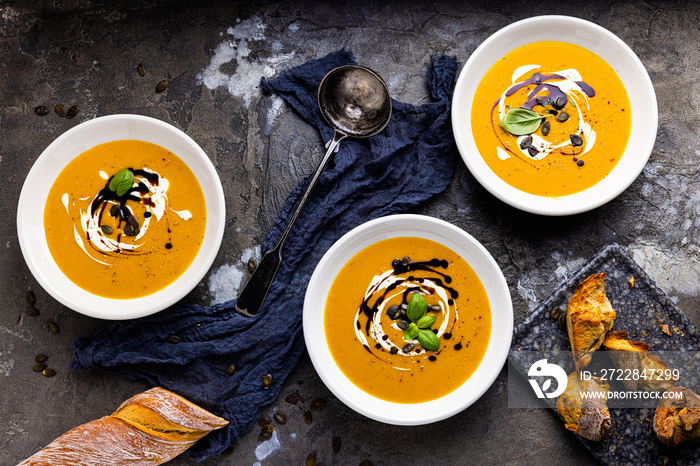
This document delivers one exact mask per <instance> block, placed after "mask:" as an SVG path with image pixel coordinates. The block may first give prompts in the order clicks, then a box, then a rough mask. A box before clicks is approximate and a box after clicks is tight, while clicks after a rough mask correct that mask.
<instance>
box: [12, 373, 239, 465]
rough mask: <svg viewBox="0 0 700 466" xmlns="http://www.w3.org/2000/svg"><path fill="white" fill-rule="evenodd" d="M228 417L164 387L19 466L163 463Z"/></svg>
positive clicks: (64, 437) (76, 431)
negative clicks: (205, 408)
mask: <svg viewBox="0 0 700 466" xmlns="http://www.w3.org/2000/svg"><path fill="white" fill-rule="evenodd" d="M227 424H228V421H226V420H225V419H222V418H220V417H218V416H215V415H213V414H211V413H210V412H208V411H206V410H204V409H202V408H200V407H199V406H197V405H195V404H194V403H191V402H189V401H188V400H186V399H185V398H182V397H181V396H178V395H176V394H175V393H173V392H170V391H168V390H164V389H162V388H160V387H156V388H152V389H150V390H147V391H145V392H143V393H140V394H138V395H136V396H134V397H132V398H130V399H128V400H127V401H125V402H124V403H122V405H121V406H120V407H119V409H117V410H116V411H115V412H114V413H113V414H112V415H110V416H105V417H103V418H101V419H97V420H95V421H91V422H88V423H87V424H83V425H80V426H78V427H76V428H74V429H71V430H69V431H68V432H66V433H65V434H63V435H61V436H60V437H58V438H57V439H56V440H54V441H53V442H51V443H50V444H49V445H48V446H46V447H45V448H43V449H42V450H40V451H39V452H37V453H36V454H34V455H33V456H31V457H29V458H27V459H26V460H24V461H23V462H22V463H20V464H19V465H18V466H66V465H71V466H104V465H110V466H122V465H133V466H136V465H148V466H150V465H158V464H162V463H165V462H166V461H170V460H171V459H173V458H174V457H176V456H177V455H179V454H180V453H182V452H184V451H185V450H187V449H188V448H189V447H191V446H192V445H193V444H194V443H195V442H196V441H197V440H199V439H200V438H202V437H204V436H205V435H206V434H208V433H209V432H210V431H212V430H215V429H220V428H222V427H224V426H225V425H227Z"/></svg>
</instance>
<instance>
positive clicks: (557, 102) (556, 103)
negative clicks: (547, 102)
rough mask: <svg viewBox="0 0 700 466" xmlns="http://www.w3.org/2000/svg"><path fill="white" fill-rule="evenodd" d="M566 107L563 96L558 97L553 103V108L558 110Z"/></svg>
mask: <svg viewBox="0 0 700 466" xmlns="http://www.w3.org/2000/svg"><path fill="white" fill-rule="evenodd" d="M564 105H566V100H565V99H564V97H562V96H559V97H557V98H556V99H555V100H554V102H552V107H554V108H556V109H557V110H561V109H562V108H564Z"/></svg>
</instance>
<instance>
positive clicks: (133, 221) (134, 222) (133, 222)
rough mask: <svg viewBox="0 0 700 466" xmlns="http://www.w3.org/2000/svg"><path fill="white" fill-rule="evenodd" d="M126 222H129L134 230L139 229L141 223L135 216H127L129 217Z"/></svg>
mask: <svg viewBox="0 0 700 466" xmlns="http://www.w3.org/2000/svg"><path fill="white" fill-rule="evenodd" d="M126 222H127V223H128V224H129V225H131V226H132V227H134V228H138V227H139V221H138V219H137V218H136V217H134V216H133V215H129V216H127V217H126Z"/></svg>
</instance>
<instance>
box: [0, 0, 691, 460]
mask: <svg viewBox="0 0 700 466" xmlns="http://www.w3.org/2000/svg"><path fill="white" fill-rule="evenodd" d="M200 3H205V2H196V6H195V2H175V1H167V0H161V1H154V0H147V1H142V2H141V1H136V0H126V1H123V2H104V1H95V2H93V1H87V0H72V1H61V0H56V1H46V0H44V1H37V2H26V1H11V0H10V1H7V0H6V1H4V2H2V3H0V57H2V60H0V97H1V99H2V100H1V101H2V106H1V107H0V134H2V141H1V142H0V170H1V173H2V174H3V181H4V183H3V184H4V186H3V188H4V189H3V193H2V201H3V202H2V203H1V204H0V215H1V216H2V218H5V219H14V218H16V213H17V212H16V206H17V200H18V198H19V193H20V190H21V187H22V183H23V181H24V179H25V177H26V175H27V173H28V172H29V169H30V168H31V166H32V164H33V163H34V161H35V160H36V159H37V157H38V156H39V154H40V153H41V151H42V150H43V149H44V148H45V147H46V146H47V145H48V144H49V143H50V142H51V141H53V140H54V139H55V138H56V137H58V136H59V135H60V134H61V133H63V132H64V131H66V130H68V129H69V128H72V127H74V126H75V125H76V124H78V123H80V122H83V121H86V120H89V119H91V118H94V117H97V116H102V115H108V114H114V113H136V114H142V115H148V116H151V117H155V118H159V119H161V120H163V121H166V122H168V123H171V124H173V125H174V126H176V127H178V128H180V129H182V130H183V131H185V132H186V133H187V134H188V135H190V136H191V137H192V138H193V139H194V140H195V141H197V142H198V143H199V144H200V145H201V146H202V148H203V149H204V151H205V152H206V153H207V154H208V155H209V156H210V157H211V159H212V161H213V163H214V165H215V166H216V168H217V170H218V173H219V176H220V177H221V180H222V182H223V186H224V192H225V194H226V203H227V214H226V215H227V218H226V232H225V235H224V241H223V244H222V247H221V251H220V253H219V255H218V257H217V259H216V262H215V263H214V265H213V267H212V271H211V273H214V271H217V270H219V269H220V268H222V267H224V266H228V265H230V264H237V263H240V258H241V255H242V254H243V253H244V251H246V250H248V251H249V250H251V248H254V247H255V246H256V245H259V243H260V241H261V240H262V238H263V237H264V235H265V233H266V231H267V230H268V228H269V227H270V226H271V224H272V222H273V221H274V219H275V217H276V215H277V213H278V212H279V210H280V208H281V205H282V203H283V201H284V199H285V197H286V196H287V194H288V193H289V191H290V190H291V189H292V187H293V186H295V185H296V184H297V183H298V182H299V181H300V180H301V179H302V178H303V177H304V176H306V175H308V174H309V173H311V172H312V171H313V170H314V169H315V166H316V164H317V163H318V161H319V160H320V157H321V156H322V152H323V148H322V145H323V142H324V141H321V140H320V138H319V136H318V134H317V133H316V132H315V130H313V129H312V128H311V127H309V126H308V125H307V124H305V123H304V122H303V121H301V119H300V118H299V117H298V116H297V115H296V114H294V113H293V111H291V109H290V108H289V107H287V106H286V105H284V104H282V103H281V101H280V100H279V98H275V97H273V96H261V95H260V93H259V91H258V89H257V80H258V78H259V75H257V74H255V73H257V72H260V73H263V74H266V75H267V76H272V75H274V73H275V71H278V70H281V69H284V68H287V67H291V66H294V65H297V64H301V63H303V62H305V61H306V60H308V59H311V58H316V57H320V56H323V55H325V54H327V53H329V52H331V51H335V50H337V49H339V48H341V47H346V48H348V49H350V50H352V51H353V52H354V53H355V55H356V57H357V59H358V61H359V62H360V63H361V64H363V65H366V66H369V67H371V68H373V69H375V70H376V71H378V72H379V73H380V74H381V75H382V76H383V77H384V78H385V79H386V81H387V83H388V86H389V89H390V92H391V95H392V97H394V98H396V99H398V100H402V101H407V102H412V103H416V104H419V103H422V102H424V101H426V100H427V99H428V96H427V95H426V89H425V85H424V78H423V76H424V73H425V69H426V66H427V65H428V63H429V56H430V54H432V53H446V54H449V55H454V56H456V57H457V59H458V60H459V62H460V63H461V64H464V62H466V60H467V59H468V58H469V55H470V54H471V53H472V52H473V51H474V49H475V48H476V47H477V46H478V45H479V44H480V43H481V42H483V41H484V40H485V39H486V38H487V37H488V36H489V35H490V34H492V33H494V32H496V31H497V30H498V29H500V28H502V27H504V26H506V25H508V24H510V23H512V22H514V21H517V20H520V19H523V18H525V17H529V16H534V15H539V14H571V15H574V16H578V17H581V18H584V19H587V20H590V21H593V22H595V23H597V24H600V25H601V26H603V27H605V28H607V29H609V30H610V31H612V32H613V33H615V34H617V35H618V36H619V37H620V38H622V39H623V40H624V41H625V42H626V43H627V44H628V45H629V46H630V47H631V48H632V49H633V50H634V51H635V53H636V54H637V55H638V56H639V57H640V59H641V60H642V62H643V63H644V65H645V66H646V68H647V70H648V72H649V74H650V76H651V79H652V81H653V83H654V87H655V89H656V93H657V97H658V101H659V131H658V134H657V140H656V145H655V147H654V150H653V153H652V155H651V158H650V160H649V163H648V164H647V166H646V168H645V169H644V171H643V172H642V174H641V175H640V176H639V178H638V179H637V180H636V181H635V182H634V183H633V184H632V186H631V187H630V188H629V189H627V190H626V191H625V192H624V193H622V194H621V195H620V196H619V197H617V198H616V199H614V200H613V201H611V202H610V203H608V204H607V205H605V206H602V207H600V208H598V209H596V210H594V211H592V212H589V213H585V214H580V215H576V216H571V217H565V218H546V217H540V216H535V215H531V214H527V213H523V212H519V211H517V210H515V209H513V208H511V207H509V206H507V205H504V204H503V203H501V202H500V201H498V200H496V199H495V198H494V197H493V196H491V195H490V194H489V193H488V192H486V191H485V190H484V189H483V188H482V187H481V186H480V185H479V184H478V183H477V182H476V181H475V179H474V178H473V177H472V176H471V175H470V174H469V172H468V171H467V170H466V168H465V167H464V166H463V165H462V164H461V163H460V165H459V169H458V171H457V174H456V176H455V178H454V180H453V182H452V183H451V185H450V187H449V188H448V190H447V192H445V193H444V194H443V195H441V196H438V197H436V198H434V199H433V200H432V201H431V202H430V203H429V204H428V205H426V206H425V207H423V208H422V209H420V212H419V213H423V214H427V215H432V216H435V217H439V218H442V219H445V220H448V221H450V222H452V223H454V224H456V225H458V226H460V227H462V228H463V229H465V230H466V231H468V232H469V233H471V234H472V235H473V236H474V237H476V238H477V239H478V240H479V241H481V242H482V243H483V244H484V246H485V247H486V248H487V249H488V250H489V252H490V253H491V254H492V255H493V257H494V258H495V259H496V261H497V262H498V264H499V265H500V267H501V268H502V270H503V273H504V274H505V277H506V280H507V282H508V285H509V287H510V290H511V294H512V296H513V301H514V307H515V320H516V322H517V321H520V320H521V319H522V318H523V317H524V316H525V315H526V314H527V313H528V312H529V311H530V310H531V309H533V308H534V307H535V306H536V305H537V303H538V302H540V301H541V300H543V299H544V298H546V297H547V296H548V295H549V294H551V293H552V291H553V290H555V289H556V288H557V286H559V284H561V283H562V282H563V281H564V280H565V279H566V278H567V277H568V276H570V275H571V274H572V273H573V272H574V271H575V270H576V269H577V268H578V267H580V266H581V265H582V264H583V263H584V262H585V261H586V260H588V258H590V257H591V256H593V255H594V254H595V253H596V252H597V251H598V250H599V249H600V248H602V247H603V246H604V245H605V244H608V243H610V242H618V243H620V244H621V245H622V246H623V247H624V248H625V249H627V251H629V252H630V253H631V254H632V256H633V257H634V259H635V260H636V261H637V262H638V263H639V264H640V265H641V266H642V267H643V268H644V269H645V270H646V271H647V272H648V273H649V275H650V276H651V277H652V278H654V279H655V280H656V281H657V283H658V284H659V285H660V287H661V288H663V289H664V290H665V291H666V292H667V293H668V294H669V295H670V296H671V297H672V298H673V299H674V300H675V301H676V302H677V304H678V305H679V307H680V308H681V309H683V310H684V312H685V313H686V314H687V315H688V316H689V317H690V319H691V320H693V321H694V322H695V323H696V324H700V302H699V300H698V297H697V296H698V288H700V263H699V262H698V255H699V254H700V238H699V237H698V229H699V228H700V215H698V209H699V208H700V191H699V190H698V188H699V185H700V169H699V168H698V164H697V162H696V160H697V159H698V157H699V156H700V142H699V141H700V139H699V138H698V129H699V128H700V121H698V120H699V118H700V117H699V115H698V112H697V109H698V107H699V106H700V79H698V78H699V77H700V73H699V71H698V63H700V47H698V44H700V29H698V27H697V24H698V23H700V5H698V4H696V3H695V2H693V1H685V2H669V1H660V2H651V1H650V2H635V1H615V2H610V1H607V0H606V1H599V0H594V1H589V2H577V3H576V6H575V7H574V6H573V5H574V4H572V3H567V2H547V1H541V0H532V1H529V2H527V8H523V3H522V2H491V1H488V2H487V1H477V2H457V1H454V2H418V1H406V0H404V1H400V2H399V1H387V2H371V1H368V0H361V1H359V2H347V3H345V2H327V3H323V4H316V2H313V1H311V0H299V1H294V2H292V1H275V0H271V1H264V2H230V1H211V2H206V3H205V4H200ZM236 27H238V29H235V28H236ZM229 28H234V29H235V31H239V33H236V32H235V31H234V34H233V35H232V34H229V32H228V31H229ZM245 28H248V29H247V31H249V32H250V31H253V32H255V31H257V33H256V34H252V35H249V36H247V37H246V36H245V34H242V33H240V31H244V32H245V31H246V29H245ZM256 28H257V29H256ZM235 34H239V36H242V37H240V38H236V37H237V36H236V35H235ZM225 41H229V42H232V43H233V42H235V44H234V45H236V46H237V49H236V53H237V56H236V57H237V58H236V62H235V63H234V62H230V63H226V64H225V65H224V66H222V67H221V71H222V72H223V73H227V74H228V75H232V77H230V79H229V84H228V86H227V87H216V88H215V89H210V88H209V87H207V86H206V85H203V84H202V81H201V79H200V78H199V77H198V75H199V74H200V73H202V72H203V70H204V69H205V68H206V67H207V66H208V65H209V64H210V61H211V60H212V58H213V57H214V56H215V55H216V50H217V47H218V46H219V45H220V44H222V43H223V42H225ZM246 47H247V48H246ZM139 63H143V64H144V66H145V68H146V75H145V76H143V77H141V76H139V75H138V74H137V73H136V67H137V65H138V64H139ZM246 70H248V71H249V72H247V73H245V71H246ZM162 79H167V80H168V82H169V85H168V88H167V90H166V91H165V92H163V93H161V94H156V93H155V92H154V88H155V85H156V84H157V83H158V82H159V81H160V80H162ZM241 89H243V90H241ZM58 103H61V104H63V105H65V106H70V105H74V104H75V105H77V106H78V107H79V109H80V110H79V113H78V115H77V116H76V117H75V118H74V119H72V120H68V119H65V118H59V117H58V116H57V115H55V114H54V113H53V112H51V113H50V114H49V115H47V116H44V117H39V116H37V115H35V114H34V112H33V109H34V107H35V106H37V105H46V106H47V107H49V108H53V106H54V105H56V104H58ZM341 150H342V149H341ZM16 231H17V230H16V225H15V222H14V221H5V222H2V223H1V224H0V247H3V248H4V250H3V253H2V255H1V256H0V261H1V263H2V267H1V268H0V302H1V303H2V305H1V306H0V393H2V401H1V404H0V419H3V421H4V422H3V427H2V428H1V429H2V432H4V435H0V464H14V463H17V462H18V461H20V460H22V459H23V458H25V457H27V456H29V455H31V454H33V453H34V452H35V451H37V450H38V449H40V448H41V447H42V446H44V445H46V444H47V443H49V442H50V441H51V440H53V439H54V438H55V437H57V436H58V435H60V434H61V433H63V432H65V431H67V430H69V429H71V428H72V427H74V426H76V425H78V424H81V423H84V422H87V421H90V420H92V419H96V418H98V417H101V416H103V415H106V414H108V413H110V412H112V411H113V410H114V409H115V408H116V407H117V406H118V405H119V404H120V403H121V402H122V401H123V400H125V399H126V398H128V397H130V396H132V395H133V394H135V393H137V392H139V391H141V390H143V389H146V388H147V387H146V386H145V385H144V384H143V383H140V382H133V381H129V380H126V379H124V378H122V377H120V376H115V375H112V374H109V373H102V372H76V371H73V370H70V369H68V368H67V367H66V364H68V362H69V361H70V359H71V352H72V346H71V341H72V340H73V339H74V338H75V337H78V336H82V335H90V334H91V333H93V332H94V331H95V330H97V329H99V328H101V327H103V326H104V325H105V324H106V322H105V321H100V320H96V319H91V318H88V317H85V316H82V315H80V314H77V313H75V312H73V311H70V310H68V309H66V308H64V307H63V306H61V305H60V304H59V303H58V302H56V301H55V300H53V299H52V298H51V297H50V296H49V295H48V294H47V293H46V292H44V291H43V290H42V289H41V287H40V286H39V285H38V284H37V282H36V281H35V279H34V278H33V277H32V276H31V274H30V273H29V270H28V268H27V266H26V264H25V262H24V259H23V258H22V254H21V252H20V249H19V244H18V241H17V233H16ZM207 283H208V282H207V277H205V279H204V280H203V281H202V284H201V285H200V286H198V287H197V288H196V289H195V290H194V291H192V293H190V294H189V295H188V296H187V297H186V298H185V300H184V301H185V302H198V303H199V302H204V303H207V302H209V300H211V299H212V295H211V293H209V291H208V286H207ZM27 290H33V291H34V292H35V293H36V296H37V307H38V308H39V309H40V311H41V315H40V316H38V317H33V318H32V317H28V316H26V315H23V309H24V308H25V306H26V304H25V292H26V291H27ZM234 293H235V290H234ZM49 320H52V321H54V322H56V323H57V324H58V325H59V326H60V333H59V334H58V335H53V334H50V333H49V332H47V331H46V330H45V327H44V326H45V324H46V322H47V321H49ZM39 352H43V353H46V354H48V355H49V362H48V363H49V365H50V366H51V367H54V368H55V369H57V372H58V374H57V375H56V376H55V377H54V378H51V379H49V378H44V377H42V376H41V375H39V374H36V373H34V372H32V370H31V367H32V365H33V364H34V356H35V355H36V354H37V353H39ZM296 390H298V391H299V393H300V394H301V395H303V396H304V398H305V399H306V401H304V402H300V403H299V404H298V405H291V404H289V403H287V402H285V397H286V396H287V395H289V394H290V393H293V392H295V391H296ZM506 391H507V387H506V372H505V369H504V370H503V371H502V373H501V375H500V377H499V378H498V379H497V381H496V382H495V383H494V385H493V386H492V387H491V388H490V389H489V390H488V391H487V392H486V394H485V395H484V396H483V397H482V398H481V399H480V400H479V401H478V402H477V403H475V404H474V405H473V406H472V407H470V408H469V409H467V410H466V411H464V412H462V413H460V414H458V415H456V416H454V417H452V418H451V419H448V420H445V421H442V422H439V423H437V424H434V425H430V426H422V427H396V426H388V425H383V424H380V423H377V422H374V421H371V420H368V419H366V418H364V417H362V416H361V415H359V414H356V413H354V412H353V411H351V410H350V409H348V408H346V407H345V406H344V405H343V404H342V403H341V402H340V401H339V400H337V399H336V398H335V397H334V396H332V395H331V393H330V392H329V391H328V390H327V389H326V388H325V386H324V385H323V383H322V382H321V381H320V379H319V377H318V376H317V374H316V372H315V371H314V369H313V367H312V365H311V363H310V360H309V359H308V356H304V357H302V359H301V361H300V362H299V364H298V366H297V368H296V369H295V371H294V372H293V373H292V375H291V376H290V378H289V379H288V381H287V382H286V384H285V386H284V388H283V389H282V392H281V395H280V397H279V399H278V400H277V401H276V402H275V403H274V404H273V405H271V406H270V407H267V408H266V409H264V410H263V412H264V413H269V412H272V410H273V409H275V408H276V409H279V410H281V411H283V412H284V413H285V414H286V415H287V418H288V419H289V422H288V423H287V424H286V425H282V426H277V433H278V434H279V439H280V442H281V444H282V447H283V450H282V451H279V452H277V453H275V454H274V455H272V456H270V457H268V458H266V459H264V460H263V461H262V464H264V465H277V464H279V465H282V464H285V465H286V464H302V463H303V462H304V461H305V459H306V458H307V455H309V454H310V453H311V452H312V451H315V452H316V459H317V463H324V464H359V463H360V462H361V461H363V460H370V461H371V462H372V463H373V464H375V465H379V464H387V465H391V464H402V463H404V462H405V461H406V459H407V458H411V462H416V463H420V462H428V461H437V462H439V463H440V464H513V465H515V464H528V463H541V462H543V461H548V462H552V463H553V464H581V465H584V464H594V463H595V459H594V458H593V457H592V456H590V454H589V453H588V452H587V450H585V449H584V448H583V446H582V445H581V444H580V443H579V442H578V441H577V439H576V438H575V436H574V435H572V434H570V433H568V432H566V431H565V429H564V428H563V427H562V425H561V423H560V421H559V420H558V418H556V417H555V415H554V414H553V413H552V412H550V411H547V410H538V409H532V410H522V409H508V407H507V397H506ZM316 398H323V399H325V400H327V406H326V407H325V408H324V409H323V410H321V411H318V412H314V413H313V416H314V419H313V423H312V424H311V425H307V424H305V423H304V421H303V419H302V415H301V411H302V409H303V408H305V407H308V405H309V404H310V402H311V401H312V400H314V399H316ZM258 434H259V431H258V428H254V429H253V430H252V431H251V432H250V433H248V434H247V435H245V436H244V437H243V438H242V439H241V440H240V441H239V442H238V443H237V444H236V445H235V447H234V449H233V454H232V455H231V456H229V457H228V458H221V457H216V458H212V459H210V460H208V461H206V462H205V463H203V464H207V465H219V464H249V465H250V464H253V463H254V462H255V461H256V456H255V448H256V446H257V445H258V444H259V441H258V438H257V437H258ZM292 434H294V435H292ZM334 436H338V437H340V439H341V442H342V447H341V449H340V452H339V453H337V454H335V453H333V451H332V448H331V442H332V438H333V437H334ZM193 463H194V462H193V461H192V460H190V459H189V458H188V457H187V456H186V455H182V456H181V457H179V458H177V459H175V460H174V461H173V462H172V463H171V464H174V465H185V464H193Z"/></svg>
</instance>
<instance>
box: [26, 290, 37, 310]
mask: <svg viewBox="0 0 700 466" xmlns="http://www.w3.org/2000/svg"><path fill="white" fill-rule="evenodd" d="M27 304H29V305H30V306H33V305H35V304H36V296H35V295H34V292H33V291H27Z"/></svg>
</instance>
